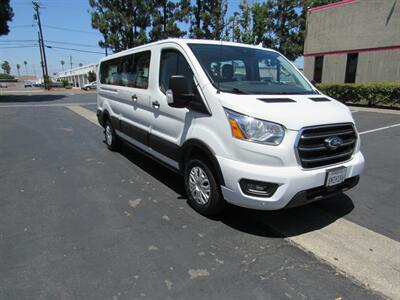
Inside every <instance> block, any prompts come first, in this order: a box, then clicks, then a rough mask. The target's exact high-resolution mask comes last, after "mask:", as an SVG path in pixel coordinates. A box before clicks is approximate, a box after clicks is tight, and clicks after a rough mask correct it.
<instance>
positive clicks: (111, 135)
mask: <svg viewBox="0 0 400 300" xmlns="http://www.w3.org/2000/svg"><path fill="white" fill-rule="evenodd" d="M104 138H105V141H106V144H107V148H108V149H109V150H111V151H117V150H118V149H119V147H120V146H121V141H120V139H119V138H118V136H117V134H116V133H115V130H114V128H113V127H112V124H111V122H110V121H109V120H107V121H106V122H105V125H104Z"/></svg>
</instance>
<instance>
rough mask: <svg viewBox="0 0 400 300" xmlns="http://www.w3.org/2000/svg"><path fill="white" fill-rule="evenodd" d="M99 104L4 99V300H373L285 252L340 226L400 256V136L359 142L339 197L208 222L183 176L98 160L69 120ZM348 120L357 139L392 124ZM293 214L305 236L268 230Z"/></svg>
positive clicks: (92, 129)
mask: <svg viewBox="0 0 400 300" xmlns="http://www.w3.org/2000/svg"><path fill="white" fill-rule="evenodd" d="M95 102H96V98H95V94H94V93H79V94H74V93H73V92H71V93H70V94H57V95H48V94H47V95H40V94H38V95H36V94H35V95H19V96H0V121H1V126H0V137H1V140H2V144H1V145H0V157H2V159H1V160H0V253H1V254H0V270H1V276H0V299H146V298H147V299H286V298H288V299H304V298H305V299H309V298H310V299H340V298H341V299H379V298H381V295H380V294H379V293H378V292H374V291H372V290H371V289H370V288H369V287H368V286H366V285H367V284H366V283H365V282H362V281H359V280H357V279H355V278H350V277H351V276H348V274H344V272H343V270H340V269H338V268H337V267H335V265H332V264H330V263H329V264H327V263H326V262H325V261H324V259H321V258H320V257H318V253H317V254H315V253H314V254H315V255H314V254H311V253H309V251H307V249H304V248H303V247H301V245H298V244H296V243H294V242H293V240H292V239H291V238H292V237H293V238H295V237H297V236H302V235H307V234H314V233H319V232H322V231H323V230H324V229H326V228H330V226H332V225H334V224H338V222H340V221H341V220H346V222H351V223H354V224H357V226H360V227H362V228H367V229H368V230H370V231H371V232H372V233H374V234H379V236H384V237H387V238H388V239H390V241H392V242H393V243H398V242H399V240H400V236H399V229H400V221H399V220H398V215H399V212H400V210H399V208H400V204H399V201H398V196H397V195H398V192H399V189H400V188H399V185H398V183H399V181H398V178H397V176H396V175H397V174H398V172H397V170H398V168H399V162H400V160H399V159H398V158H397V156H396V155H397V153H399V143H398V141H399V140H400V137H399V135H400V127H397V128H391V129H387V130H382V131H377V132H374V133H371V134H365V135H362V143H363V145H362V149H363V153H364V154H365V156H366V159H367V167H366V171H365V174H364V176H363V177H362V179H361V182H360V184H359V186H357V187H356V188H355V189H354V190H352V191H349V192H348V193H347V195H345V196H340V197H336V198H333V199H330V200H327V201H323V202H320V203H315V204H312V205H308V206H305V207H303V208H300V209H296V210H286V211H280V212H258V211H252V210H246V209H241V208H235V207H231V208H230V209H229V210H228V211H227V212H226V213H225V214H224V215H223V216H221V217H220V218H217V219H209V218H205V217H203V216H201V215H199V214H197V213H196V212H194V211H193V210H192V209H191V208H190V207H189V206H188V205H187V203H186V198H185V195H184V190H183V183H182V178H181V177H180V176H178V175H176V174H174V173H173V172H171V171H169V170H168V169H166V168H164V167H162V166H160V165H159V164H157V163H155V162H154V161H152V160H150V159H148V158H146V157H144V156H142V155H141V154H139V153H137V152H136V151H134V150H132V149H131V148H129V147H128V146H124V147H123V149H122V150H121V152H119V153H113V152H110V151H108V150H106V146H105V144H104V138H103V133H102V129H101V128H100V127H99V126H96V125H95V124H93V123H91V122H88V120H87V119H85V118H83V117H81V116H80V115H78V114H76V113H74V112H73V111H71V110H70V109H68V106H69V105H79V106H82V107H84V108H87V109H89V110H90V111H92V112H93V111H95V105H94V103H95ZM354 117H355V119H356V122H357V127H358V130H359V131H360V132H362V131H367V130H370V129H375V128H378V127H383V126H387V125H392V124H396V123H400V116H399V115H392V114H380V113H374V112H355V113H354ZM316 209H317V210H318V211H323V212H324V214H323V217H321V215H320V216H315V211H316ZM298 214H301V215H302V217H305V218H308V220H309V222H308V224H307V226H297V227H296V228H293V227H292V228H290V229H291V231H290V232H289V233H288V232H287V231H286V232H284V231H282V230H279V227H277V226H276V224H278V222H279V223H286V224H290V223H291V222H292V221H293V220H294V219H295V216H296V215H298ZM346 224H347V223H346ZM277 228H278V230H277ZM344 234H345V233H344ZM311 252H313V251H311Z"/></svg>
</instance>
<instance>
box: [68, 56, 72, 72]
mask: <svg viewBox="0 0 400 300" xmlns="http://www.w3.org/2000/svg"><path fill="white" fill-rule="evenodd" d="M69 64H70V66H71V69H72V55H70V56H69Z"/></svg>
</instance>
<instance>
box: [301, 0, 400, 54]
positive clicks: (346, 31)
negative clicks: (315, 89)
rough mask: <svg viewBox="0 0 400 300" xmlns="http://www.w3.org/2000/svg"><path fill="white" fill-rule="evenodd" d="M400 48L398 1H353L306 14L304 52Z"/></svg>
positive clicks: (399, 0)
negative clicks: (394, 46) (398, 46)
mask: <svg viewBox="0 0 400 300" xmlns="http://www.w3.org/2000/svg"><path fill="white" fill-rule="evenodd" d="M393 45H400V0H356V1H352V2H349V3H346V4H342V5H339V6H336V7H330V8H326V9H320V10H315V11H312V10H311V12H309V13H308V15H307V33H306V40H305V44H304V53H305V54H309V53H320V52H331V51H341V50H351V49H364V48H376V47H387V46H393Z"/></svg>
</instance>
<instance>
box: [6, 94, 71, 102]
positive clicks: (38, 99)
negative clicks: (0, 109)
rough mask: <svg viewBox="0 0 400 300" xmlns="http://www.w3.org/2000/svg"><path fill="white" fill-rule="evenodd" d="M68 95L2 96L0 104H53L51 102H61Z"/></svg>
mask: <svg viewBox="0 0 400 300" xmlns="http://www.w3.org/2000/svg"><path fill="white" fill-rule="evenodd" d="M65 97H66V95H62V94H60V95H56V94H53V95H51V94H50V95H47V94H46V95H43V94H41V95H40V94H38V95H32V94H26V95H2V96H1V97H0V103H27V102H51V101H56V100H60V99H62V98H65Z"/></svg>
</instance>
